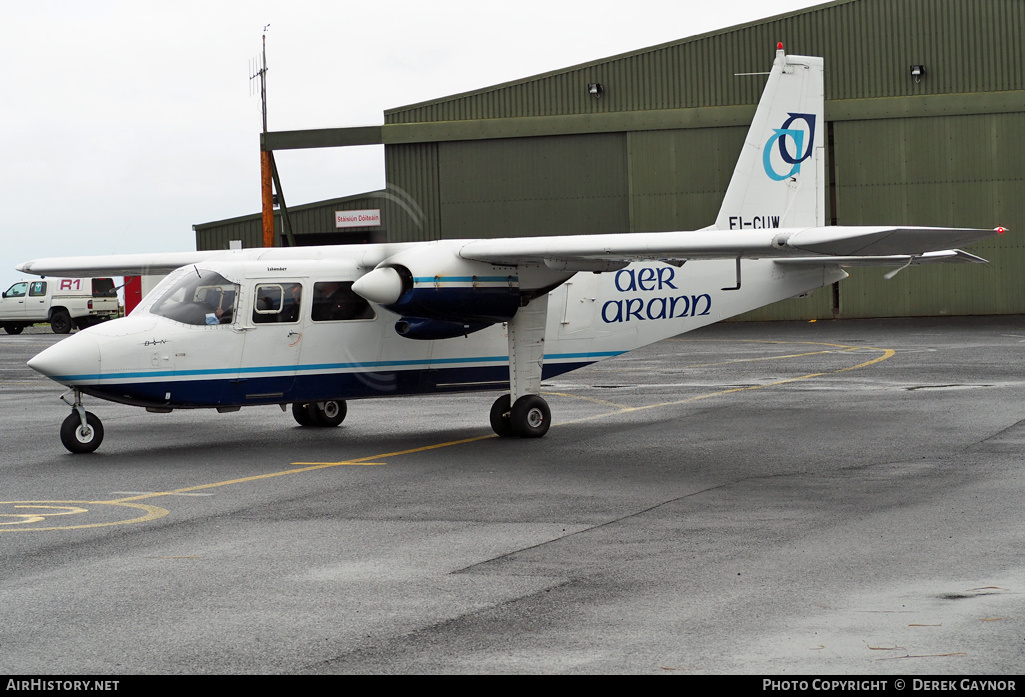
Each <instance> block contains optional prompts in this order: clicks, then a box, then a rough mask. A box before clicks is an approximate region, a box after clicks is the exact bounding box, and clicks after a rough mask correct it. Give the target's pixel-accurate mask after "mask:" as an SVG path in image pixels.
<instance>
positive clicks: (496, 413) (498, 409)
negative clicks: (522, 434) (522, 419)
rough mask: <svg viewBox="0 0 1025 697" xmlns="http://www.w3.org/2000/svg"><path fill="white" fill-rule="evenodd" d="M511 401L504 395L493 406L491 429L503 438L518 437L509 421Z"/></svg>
mask: <svg viewBox="0 0 1025 697" xmlns="http://www.w3.org/2000/svg"><path fill="white" fill-rule="evenodd" d="M511 399H512V398H511V397H509V395H507V394H504V395H502V396H501V397H499V398H498V399H496V400H495V403H494V404H492V405H491V428H492V429H494V431H495V433H497V434H498V435H499V436H501V437H502V438H512V437H513V436H515V435H516V433H515V432H514V431H513V427H512V423H511V422H510V421H509V411H510V408H509V403H510V401H511Z"/></svg>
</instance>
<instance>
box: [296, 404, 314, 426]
mask: <svg viewBox="0 0 1025 697" xmlns="http://www.w3.org/2000/svg"><path fill="white" fill-rule="evenodd" d="M292 418H294V419H295V422H296V423H297V424H299V425H300V426H315V425H316V424H315V423H314V422H313V414H311V413H310V405H309V404H306V403H305V402H293V403H292Z"/></svg>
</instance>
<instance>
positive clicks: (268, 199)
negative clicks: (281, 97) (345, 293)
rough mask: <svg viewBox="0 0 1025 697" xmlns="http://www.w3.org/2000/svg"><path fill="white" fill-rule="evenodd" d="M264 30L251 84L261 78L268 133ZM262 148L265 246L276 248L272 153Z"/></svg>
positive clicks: (261, 102) (261, 97)
mask: <svg viewBox="0 0 1025 697" xmlns="http://www.w3.org/2000/svg"><path fill="white" fill-rule="evenodd" d="M269 27H270V25H269V24H268V25H266V26H264V28H263V55H262V56H261V57H260V58H257V59H256V66H255V67H256V72H254V73H253V74H252V75H250V76H249V81H250V84H252V81H253V80H254V79H256V78H260V104H261V107H262V110H263V132H264V133H266V132H267V29H268V28H269ZM262 144H263V139H262V138H261V148H260V188H261V199H262V201H263V206H262V208H263V246H264V247H273V246H274V192H273V190H272V188H271V178H272V175H271V170H272V164H271V153H270V151H269V150H264V149H263V147H262Z"/></svg>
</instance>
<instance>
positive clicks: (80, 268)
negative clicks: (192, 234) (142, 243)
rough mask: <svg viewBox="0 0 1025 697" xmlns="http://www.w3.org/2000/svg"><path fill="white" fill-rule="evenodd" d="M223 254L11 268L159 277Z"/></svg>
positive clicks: (74, 260)
mask: <svg viewBox="0 0 1025 697" xmlns="http://www.w3.org/2000/svg"><path fill="white" fill-rule="evenodd" d="M223 254H225V250H223V249H222V250H207V251H202V252H164V253H155V254H109V255H105V256H93V257H51V258H49V259H35V260H33V261H26V262H25V263H24V264H19V265H18V266H16V267H15V268H16V269H17V270H18V271H21V272H22V273H30V274H35V275H36V276H71V277H79V276H81V277H88V276H148V275H154V276H163V275H166V274H169V273H171V272H172V271H174V270H175V269H177V268H179V267H181V266H186V265H188V264H197V263H199V262H201V261H206V260H207V259H212V258H214V257H217V256H220V255H223Z"/></svg>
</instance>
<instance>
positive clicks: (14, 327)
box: [4, 324, 25, 334]
mask: <svg viewBox="0 0 1025 697" xmlns="http://www.w3.org/2000/svg"><path fill="white" fill-rule="evenodd" d="M24 328H25V327H24V326H23V325H21V324H5V325H4V331H5V332H7V333H8V334H21V332H22V330H23V329H24Z"/></svg>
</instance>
